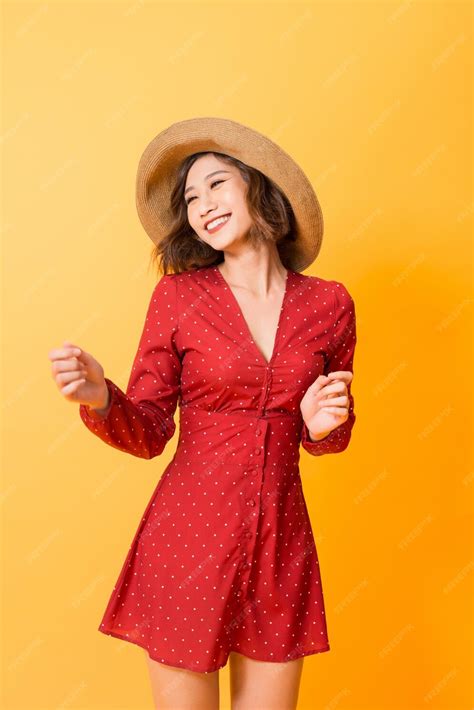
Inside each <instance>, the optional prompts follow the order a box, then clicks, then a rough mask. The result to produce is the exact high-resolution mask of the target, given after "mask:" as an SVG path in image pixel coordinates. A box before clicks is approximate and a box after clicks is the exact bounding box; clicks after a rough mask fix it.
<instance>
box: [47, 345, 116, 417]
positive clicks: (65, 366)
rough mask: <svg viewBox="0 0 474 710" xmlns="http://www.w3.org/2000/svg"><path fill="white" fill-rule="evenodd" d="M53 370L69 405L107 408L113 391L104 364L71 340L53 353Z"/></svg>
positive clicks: (51, 358) (54, 377)
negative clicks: (109, 388) (110, 388)
mask: <svg viewBox="0 0 474 710" xmlns="http://www.w3.org/2000/svg"><path fill="white" fill-rule="evenodd" d="M48 357H49V359H50V360H51V362H52V365H51V371H52V376H53V379H54V380H55V382H56V384H57V386H58V388H59V391H60V392H61V394H62V395H63V396H64V397H65V399H67V400H68V401H69V402H76V403H79V404H86V405H88V406H89V407H91V408H92V409H106V408H107V405H108V403H109V391H108V388H107V383H106V382H105V378H104V369H103V367H102V365H101V364H100V363H99V362H97V360H95V359H94V358H93V357H92V355H90V354H89V353H87V352H86V351H85V350H82V349H81V348H78V347H77V346H76V345H74V344H73V343H70V342H68V341H64V342H63V347H62V348H57V349H54V350H50V352H49V353H48Z"/></svg>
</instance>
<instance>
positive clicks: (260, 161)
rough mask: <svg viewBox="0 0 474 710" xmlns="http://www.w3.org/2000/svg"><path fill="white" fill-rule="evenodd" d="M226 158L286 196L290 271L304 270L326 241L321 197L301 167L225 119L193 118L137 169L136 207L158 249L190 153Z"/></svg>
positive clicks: (154, 144) (162, 138) (164, 135)
mask: <svg viewBox="0 0 474 710" xmlns="http://www.w3.org/2000/svg"><path fill="white" fill-rule="evenodd" d="M207 150H212V151H216V152H219V153H226V154H227V155H230V156H232V157H234V158H238V160H240V161H242V162H243V163H246V164H247V165H249V166H251V167H253V168H257V170H260V172H262V173H264V175H266V176H267V177H269V178H271V179H272V180H273V182H275V183H276V185H277V186H278V187H279V188H280V189H281V190H282V191H283V192H284V193H285V195H286V197H287V198H288V200H289V202H290V204H291V206H292V208H293V211H294V214H295V218H296V240H295V241H294V242H293V243H292V249H293V254H292V257H291V261H292V263H291V265H290V268H291V269H293V270H294V271H303V269H305V268H306V267H307V266H309V264H311V263H312V262H313V261H314V259H315V258H316V257H317V255H318V253H319V250H320V247H321V240H322V236H323V215H322V212H321V207H320V205H319V202H318V198H317V197H316V194H315V192H314V190H313V188H312V186H311V183H310V182H309V180H308V178H307V177H306V175H305V174H304V172H303V171H302V169H301V168H300V167H299V165H298V164H297V163H296V162H295V161H294V160H293V158H291V157H290V156H289V155H288V153H286V152H285V151H284V150H282V148H280V147H279V146H278V145H277V144H276V143H274V142H273V141H272V140H270V138H267V137H266V136H264V135H262V134H261V133H259V132H257V131H255V130H254V129H252V128H249V127H248V126H244V125H242V124H241V123H237V122H236V121H231V120H230V119H226V118H213V117H205V118H191V119H187V120H184V121H178V122H177V123H173V124H172V125H171V126H169V127H168V128H166V129H165V130H163V131H161V133H159V134H158V135H157V136H156V137H155V138H153V140H152V141H151V142H150V143H149V144H148V145H147V147H146V148H145V150H144V152H143V154H142V156H141V158H140V162H139V165H138V171H137V178H136V206H137V211H138V216H139V218H140V222H141V223H142V225H143V227H144V228H145V231H146V232H147V234H148V236H149V237H150V238H151V239H152V241H153V242H154V243H155V244H158V242H159V241H160V239H161V238H162V237H163V236H164V234H165V233H167V232H168V231H169V229H170V227H171V220H172V216H171V212H170V198H171V191H172V189H173V187H174V184H175V180H176V175H177V168H178V166H179V164H180V163H181V162H182V160H184V158H186V157H187V156H188V155H190V154H191V153H197V152H201V151H207Z"/></svg>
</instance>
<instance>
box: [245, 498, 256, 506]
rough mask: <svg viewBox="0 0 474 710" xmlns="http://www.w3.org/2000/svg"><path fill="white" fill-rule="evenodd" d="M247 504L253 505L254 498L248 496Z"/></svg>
mask: <svg viewBox="0 0 474 710" xmlns="http://www.w3.org/2000/svg"><path fill="white" fill-rule="evenodd" d="M247 505H252V506H254V505H255V501H254V499H253V498H249V499H248V501H247Z"/></svg>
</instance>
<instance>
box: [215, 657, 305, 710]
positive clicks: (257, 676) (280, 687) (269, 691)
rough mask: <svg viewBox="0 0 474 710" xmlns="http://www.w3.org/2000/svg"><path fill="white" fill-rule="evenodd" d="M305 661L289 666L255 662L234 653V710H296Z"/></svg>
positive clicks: (288, 664) (298, 659) (290, 662)
mask: <svg viewBox="0 0 474 710" xmlns="http://www.w3.org/2000/svg"><path fill="white" fill-rule="evenodd" d="M303 661H304V657H303V658H295V659H293V660H291V661H288V662H286V663H267V662H265V661H255V660H254V659H253V658H247V657H246V656H243V655H242V654H240V653H237V652H235V651H232V652H231V654H230V656H229V663H230V692H231V707H232V710H296V707H297V703H298V693H299V688H300V680H301V672H302V670H303Z"/></svg>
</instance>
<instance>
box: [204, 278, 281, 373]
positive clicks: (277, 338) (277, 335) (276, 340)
mask: <svg viewBox="0 0 474 710" xmlns="http://www.w3.org/2000/svg"><path fill="white" fill-rule="evenodd" d="M214 271H215V272H216V273H217V276H218V278H219V279H220V281H221V283H222V284H223V285H224V287H225V289H226V291H227V292H228V293H229V295H230V298H231V300H232V302H233V304H234V308H235V309H236V311H237V313H238V314H239V315H240V317H241V319H242V323H243V326H244V328H245V329H246V331H247V335H248V339H249V342H250V344H251V345H252V347H253V348H254V350H255V352H256V353H257V354H258V356H259V358H260V360H261V361H262V362H263V363H264V365H265V367H270V365H272V364H273V361H274V359H275V357H276V354H277V352H278V345H279V342H280V337H281V329H282V325H283V314H284V312H285V306H286V301H287V299H288V293H289V290H290V288H289V287H290V276H291V274H292V271H291V269H287V270H286V280H285V291H284V293H283V300H282V302H281V308H280V313H279V316H278V324H277V329H276V333H275V338H274V341H273V350H272V354H271V356H270V360H268V361H267V359H266V357H265V355H264V354H263V352H262V351H261V350H260V348H259V347H258V345H257V343H256V342H255V339H254V337H253V335H252V333H251V331H250V327H249V324H248V323H247V320H246V319H245V317H244V314H243V311H242V308H241V307H240V304H239V302H238V300H237V298H236V296H235V293H234V292H233V291H232V289H231V287H230V286H229V284H228V283H227V281H226V279H225V278H224V275H223V274H222V273H221V270H220V269H219V268H218V265H217V264H216V265H215V266H214Z"/></svg>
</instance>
